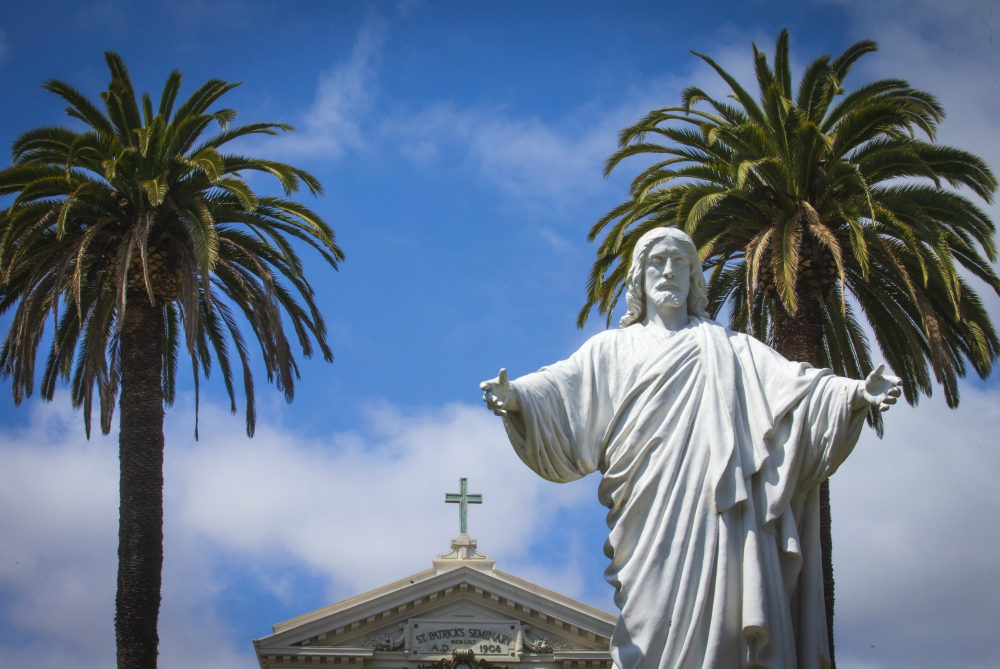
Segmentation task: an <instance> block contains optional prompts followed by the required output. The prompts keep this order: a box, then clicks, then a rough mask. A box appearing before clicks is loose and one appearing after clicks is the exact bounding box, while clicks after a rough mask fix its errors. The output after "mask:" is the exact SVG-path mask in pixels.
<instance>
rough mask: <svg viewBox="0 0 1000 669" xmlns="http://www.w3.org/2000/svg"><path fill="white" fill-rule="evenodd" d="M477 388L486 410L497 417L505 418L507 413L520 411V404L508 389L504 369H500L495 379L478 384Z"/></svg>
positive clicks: (509, 388) (515, 395)
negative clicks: (481, 392) (481, 394)
mask: <svg viewBox="0 0 1000 669" xmlns="http://www.w3.org/2000/svg"><path fill="white" fill-rule="evenodd" d="M479 388H480V390H482V391H483V401H484V402H486V408H488V409H490V410H491V411H492V412H493V413H495V414H496V415H497V416H506V415H507V412H508V411H520V409H521V404H520V402H518V401H517V394H516V393H514V392H513V390H512V389H511V387H510V381H509V380H508V379H507V370H506V369H501V370H500V374H498V375H497V378H495V379H491V380H489V381H483V382H482V383H480V384H479Z"/></svg>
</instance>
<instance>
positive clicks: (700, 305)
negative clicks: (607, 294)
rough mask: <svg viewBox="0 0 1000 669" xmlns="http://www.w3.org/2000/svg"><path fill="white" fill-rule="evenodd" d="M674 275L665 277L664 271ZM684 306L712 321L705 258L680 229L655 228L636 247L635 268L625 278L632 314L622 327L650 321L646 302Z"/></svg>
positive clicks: (633, 258) (622, 322)
mask: <svg viewBox="0 0 1000 669" xmlns="http://www.w3.org/2000/svg"><path fill="white" fill-rule="evenodd" d="M665 267H666V268H669V269H670V270H674V269H675V268H676V271H673V272H668V273H672V274H673V275H674V276H673V277H670V276H664V268H665ZM647 299H649V300H652V301H653V302H654V303H655V304H657V305H666V306H674V307H677V306H680V305H681V304H683V303H685V302H686V303H687V311H688V313H689V314H691V315H692V316H698V317H699V318H708V314H707V313H706V312H705V309H706V308H707V307H708V285H707V284H706V283H705V275H704V274H703V273H702V270H701V259H700V258H699V257H698V249H697V248H696V247H695V245H694V240H692V239H691V237H689V236H688V235H687V234H686V233H684V232H683V231H681V230H678V229H677V228H655V229H653V230H650V231H649V232H647V233H646V234H644V235H643V236H642V237H640V238H639V241H638V242H636V244H635V249H633V251H632V266H631V267H630V268H629V271H628V276H627V277H626V279H625V301H626V303H627V304H628V311H627V312H626V314H625V315H624V316H622V319H621V321H619V323H618V325H619V327H623V328H625V327H628V326H629V325H632V324H633V323H641V322H642V321H643V319H645V318H646V302H647Z"/></svg>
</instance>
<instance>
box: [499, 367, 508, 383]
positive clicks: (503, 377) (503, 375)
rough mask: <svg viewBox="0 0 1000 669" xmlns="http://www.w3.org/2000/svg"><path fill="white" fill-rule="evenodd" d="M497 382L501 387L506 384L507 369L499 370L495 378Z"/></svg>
mask: <svg viewBox="0 0 1000 669" xmlns="http://www.w3.org/2000/svg"><path fill="white" fill-rule="evenodd" d="M497 380H498V381H499V382H500V385H503V384H505V383H507V369H506V368H503V367H501V368H500V374H499V375H498V376H497Z"/></svg>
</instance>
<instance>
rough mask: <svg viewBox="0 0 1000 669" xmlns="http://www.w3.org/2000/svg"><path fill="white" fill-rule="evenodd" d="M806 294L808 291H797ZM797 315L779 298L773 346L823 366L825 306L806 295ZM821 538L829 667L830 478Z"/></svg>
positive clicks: (822, 502) (822, 495) (823, 492)
mask: <svg viewBox="0 0 1000 669" xmlns="http://www.w3.org/2000/svg"><path fill="white" fill-rule="evenodd" d="M798 294H799V295H802V296H804V295H806V291H805V290H801V291H799V292H798ZM800 302H801V303H800V304H799V305H798V309H797V311H796V313H795V314H794V315H792V314H790V313H788V311H786V310H785V308H784V307H783V306H782V305H781V303H780V301H778V307H777V309H776V313H775V319H774V349H775V350H776V351H777V352H778V353H780V354H781V355H783V356H785V357H786V358H788V359H789V360H795V361H797V362H808V363H809V364H810V365H812V366H813V367H823V321H822V312H821V311H820V309H822V306H821V305H820V303H819V301H818V300H815V299H809V298H805V297H803V299H801V300H800ZM819 529H820V533H819V541H820V548H821V550H822V554H823V556H822V558H823V597H824V603H825V604H826V634H827V639H828V640H829V643H830V669H836V667H837V663H836V661H835V659H834V653H833V599H834V587H833V541H832V535H831V532H830V481H829V480H826V481H823V483H822V484H821V485H820V488H819Z"/></svg>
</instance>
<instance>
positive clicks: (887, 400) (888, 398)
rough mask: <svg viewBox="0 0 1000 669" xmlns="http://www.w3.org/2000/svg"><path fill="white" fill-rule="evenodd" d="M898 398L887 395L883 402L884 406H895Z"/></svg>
mask: <svg viewBox="0 0 1000 669" xmlns="http://www.w3.org/2000/svg"><path fill="white" fill-rule="evenodd" d="M895 403H896V398H895V396H893V395H889V394H886V396H885V398H884V399H883V400H882V404H895Z"/></svg>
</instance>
